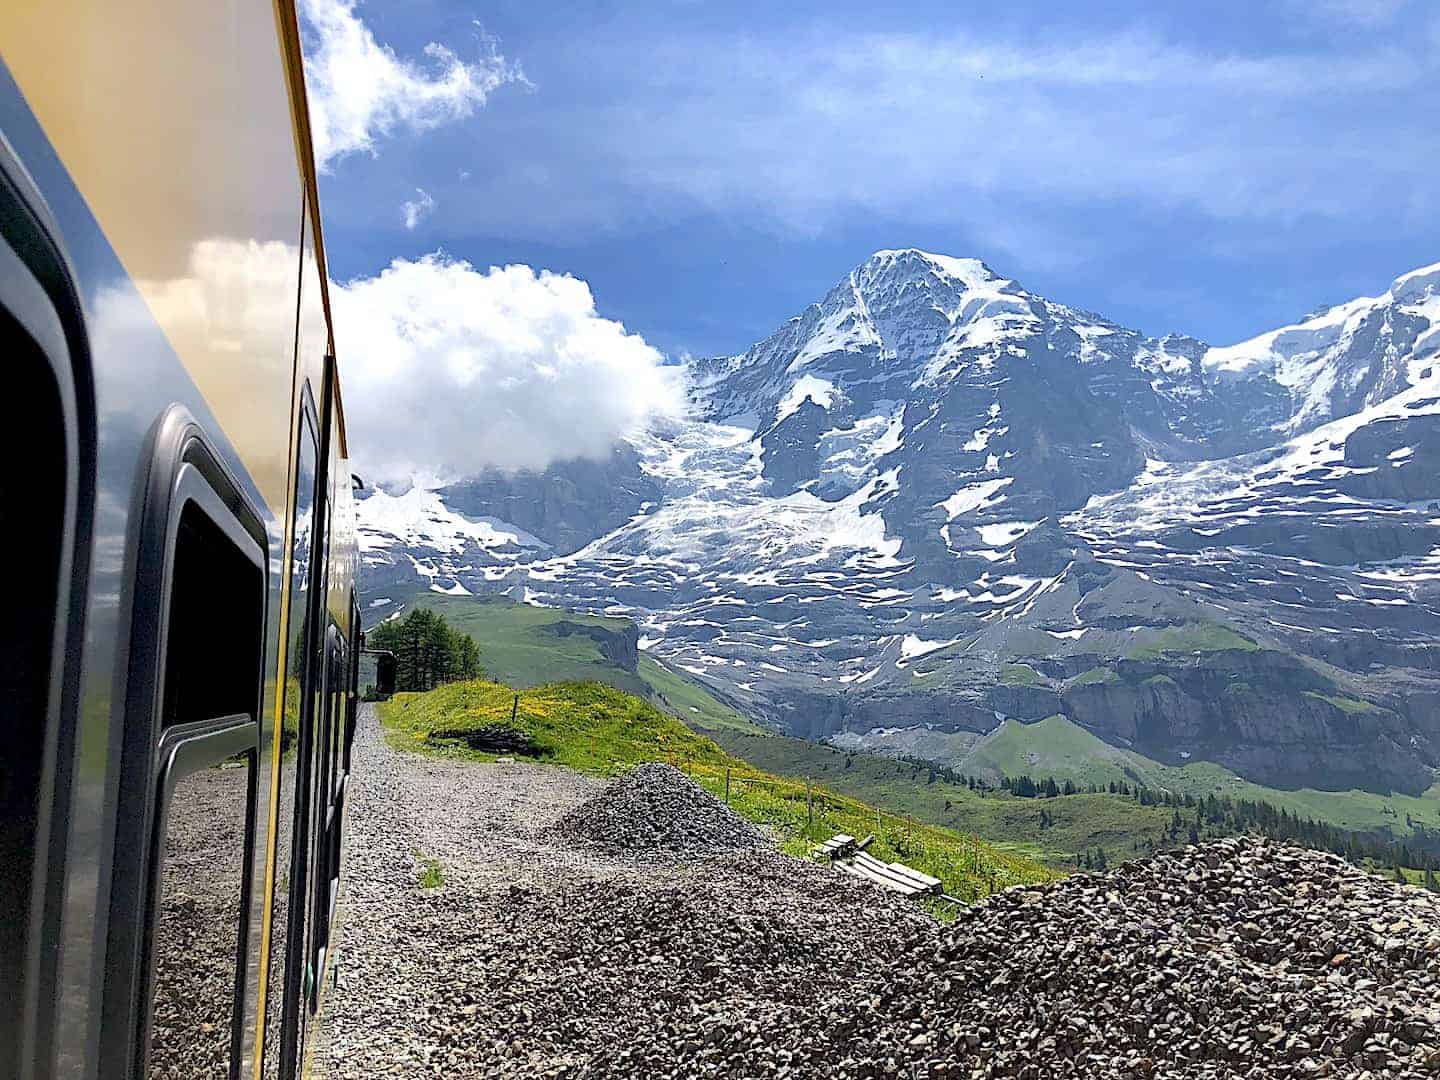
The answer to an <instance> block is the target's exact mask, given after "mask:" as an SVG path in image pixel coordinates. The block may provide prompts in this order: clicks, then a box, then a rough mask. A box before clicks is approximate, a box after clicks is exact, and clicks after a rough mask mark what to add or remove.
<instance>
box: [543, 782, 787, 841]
mask: <svg viewBox="0 0 1440 1080" xmlns="http://www.w3.org/2000/svg"><path fill="white" fill-rule="evenodd" d="M552 831H553V834H554V835H555V836H557V837H559V838H562V839H565V840H571V841H580V842H583V843H587V844H590V845H592V846H594V847H595V848H597V849H598V850H601V851H607V852H612V853H622V852H653V851H661V852H668V853H671V854H686V855H688V854H706V853H714V852H722V851H751V850H756V849H759V848H764V847H767V846H768V843H769V842H768V840H767V839H766V837H765V835H764V834H763V833H762V832H761V831H760V830H759V829H757V828H756V827H755V826H754V825H751V824H750V823H749V822H748V821H746V820H745V819H744V818H742V817H740V815H738V814H736V813H735V812H734V811H733V810H731V809H730V808H729V807H728V806H726V805H725V804H724V803H722V802H721V801H720V800H719V799H716V798H715V797H714V796H712V795H711V794H710V793H709V792H708V791H706V790H705V789H704V788H702V787H701V786H700V785H699V784H697V783H695V781H693V780H691V779H690V778H689V777H688V776H686V775H685V774H684V773H682V772H681V771H680V770H679V769H677V768H675V767H674V766H673V765H665V764H661V763H658V762H654V763H650V764H646V765H637V766H636V767H635V768H633V769H631V770H630V771H629V772H627V773H625V774H624V775H622V776H620V777H618V778H617V779H615V780H614V781H612V782H611V783H609V784H607V785H606V786H605V788H604V790H602V791H601V792H600V793H599V794H597V795H596V796H594V797H593V798H591V799H589V800H587V801H586V802H583V803H581V804H580V805H579V806H577V807H575V808H574V809H573V810H571V811H570V812H569V813H567V814H566V815H565V816H564V817H562V818H561V819H560V820H559V821H558V822H556V823H555V825H554V827H553V830H552Z"/></svg>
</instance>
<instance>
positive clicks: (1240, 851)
mask: <svg viewBox="0 0 1440 1080" xmlns="http://www.w3.org/2000/svg"><path fill="white" fill-rule="evenodd" d="M879 1011H880V1014H881V1015H882V1016H883V1020H882V1022H881V1023H879V1024H878V1025H877V1026H876V1027H875V1028H874V1030H873V1031H872V1034H871V1037H874V1038H880V1039H884V1040H886V1041H889V1042H890V1043H891V1045H892V1046H896V1048H897V1053H898V1054H899V1055H900V1056H901V1057H902V1059H903V1060H904V1061H905V1062H906V1063H907V1068H911V1069H915V1070H918V1071H919V1073H920V1074H921V1075H951V1074H952V1072H951V1071H946V1067H945V1066H944V1063H945V1062H954V1061H957V1060H958V1061H963V1062H965V1065H966V1067H967V1068H969V1069H971V1070H973V1071H972V1072H971V1073H970V1075H981V1076H1025V1075H1039V1073H1037V1072H1036V1071H1035V1070H1037V1069H1038V1070H1041V1071H1044V1072H1049V1071H1050V1070H1053V1069H1055V1068H1057V1067H1060V1068H1062V1069H1063V1070H1064V1072H1065V1074H1066V1075H1074V1076H1096V1077H1099V1076H1119V1077H1123V1076H1133V1077H1151V1076H1167V1077H1181V1076H1183V1077H1230V1076H1244V1077H1251V1076H1255V1077H1261V1076H1263V1077H1292V1076H1293V1077H1310V1076H1355V1077H1363V1076H1372V1077H1420V1076H1437V1075H1440V897H1436V896H1435V895H1433V894H1430V893H1426V892H1422V891H1421V890H1419V889H1416V888H1413V887H1400V886H1396V885H1394V884H1392V883H1390V882H1387V881H1383V880H1380V879H1379V878H1376V877H1374V876H1372V875H1370V874H1367V873H1364V872H1363V871H1360V870H1358V869H1356V868H1355V867H1353V866H1351V865H1349V864H1348V863H1346V862H1345V861H1344V860H1342V859H1340V858H1338V857H1336V856H1333V855H1328V854H1322V853H1317V852H1312V851H1305V850H1302V849H1298V848H1292V847H1287V846H1284V845H1280V844H1273V843H1268V842H1262V841H1255V840H1245V839H1231V840H1221V841H1217V842H1215V843H1211V844H1207V845H1204V846H1202V847H1193V848H1188V849H1186V850H1185V851H1183V852H1179V853H1174V854H1169V855H1162V856H1159V857H1157V858H1153V859H1149V860H1145V861H1139V862H1133V863H1127V864H1125V865H1123V866H1121V867H1119V868H1117V869H1116V870H1115V871H1114V872H1112V873H1110V874H1107V875H1102V876H1090V875H1079V876H1076V877H1072V878H1069V879H1067V880H1065V881H1063V882H1059V883H1057V884H1055V885H1053V886H1049V887H1046V888H1043V889H1029V890H1010V891H1009V892H1007V893H1004V894H1002V895H1000V896H997V897H995V898H993V899H992V900H991V901H989V902H988V903H985V904H982V905H980V906H977V907H976V908H973V909H971V910H969V911H967V912H965V913H964V914H963V915H962V916H961V918H960V919H958V920H957V921H956V923H955V924H954V925H953V926H951V927H950V928H948V929H947V930H946V931H945V932H943V933H942V934H941V935H940V936H939V938H938V940H937V941H936V943H935V945H934V947H933V949H931V950H929V951H928V953H927V954H925V955H917V956H914V957H912V958H911V964H910V966H909V967H908V969H907V970H906V971H905V972H903V973H901V977H900V978H898V979H897V981H896V983H895V985H894V986H893V987H892V988H890V989H889V990H888V991H887V992H886V993H885V994H884V995H883V998H882V1002H881V1007H880V1010H879ZM916 1017H918V1018H921V1019H922V1022H921V1023H920V1024H918V1025H917V1024H916V1023H915V1022H914V1020H913V1019H907V1018H916ZM937 1070H938V1071H937Z"/></svg>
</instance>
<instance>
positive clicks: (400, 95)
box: [300, 0, 525, 170]
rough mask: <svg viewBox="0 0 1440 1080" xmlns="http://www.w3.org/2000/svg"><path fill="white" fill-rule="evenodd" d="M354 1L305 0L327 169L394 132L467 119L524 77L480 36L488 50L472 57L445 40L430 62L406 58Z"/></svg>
mask: <svg viewBox="0 0 1440 1080" xmlns="http://www.w3.org/2000/svg"><path fill="white" fill-rule="evenodd" d="M355 9H356V0H301V4H300V11H301V15H302V17H303V25H304V28H305V31H306V34H305V46H306V49H305V52H306V56H305V75H306V86H307V90H308V96H309V99H310V122H311V136H312V140H313V142H314V145H315V158H316V162H317V163H318V165H319V167H320V168H321V169H322V170H326V169H328V168H329V166H330V165H331V164H332V163H333V162H334V161H335V159H336V158H339V157H341V156H343V155H345V154H349V153H354V152H355V151H366V152H369V153H374V148H375V140H376V139H377V138H379V137H381V136H385V135H388V134H390V133H391V132H393V131H394V130H396V129H397V128H408V129H411V130H416V131H421V130H424V129H426V128H432V127H436V126H438V125H440V124H443V123H445V122H447V121H451V120H463V119H464V118H465V117H467V116H469V115H471V114H472V113H473V112H474V111H475V110H476V109H477V108H479V107H480V106H482V105H484V104H485V102H486V100H487V99H488V98H489V96H490V94H491V93H492V92H494V91H495V90H496V89H498V88H499V87H501V86H503V85H505V84H506V83H511V82H525V75H524V73H523V72H522V71H521V70H520V67H519V65H518V64H515V63H512V62H511V61H509V60H507V59H506V58H505V57H504V56H502V55H501V53H500V51H499V49H498V47H497V46H496V44H495V42H494V41H493V40H490V39H482V44H483V46H484V49H485V52H484V53H483V54H482V55H481V56H480V58H479V59H478V60H476V61H474V62H471V63H467V62H466V61H464V60H462V59H460V57H459V56H458V55H456V54H455V52H454V51H452V50H451V49H449V48H447V47H446V46H444V45H440V44H437V43H435V42H431V43H430V44H429V45H426V46H425V49H424V55H425V58H426V61H428V62H427V63H423V64H417V63H413V62H411V61H407V60H402V59H401V58H400V57H398V56H396V55H395V52H394V50H392V49H391V48H390V47H389V46H387V45H382V44H380V42H378V41H376V40H375V35H374V34H373V33H372V32H371V31H370V28H369V27H368V26H366V25H365V23H364V22H363V21H362V20H361V19H360V16H359V15H358V14H357V13H356V10H355Z"/></svg>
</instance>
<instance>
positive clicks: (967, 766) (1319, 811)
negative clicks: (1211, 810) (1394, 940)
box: [954, 716, 1440, 838]
mask: <svg viewBox="0 0 1440 1080" xmlns="http://www.w3.org/2000/svg"><path fill="white" fill-rule="evenodd" d="M954 767H955V768H956V769H957V770H958V771H959V772H962V773H969V774H973V775H977V776H979V775H986V774H987V773H1004V774H1005V775H1007V776H1018V775H1020V774H1022V773H1028V774H1029V775H1031V776H1034V777H1044V776H1053V777H1055V779H1056V780H1057V781H1059V782H1061V783H1063V782H1064V781H1065V780H1067V779H1069V780H1074V781H1075V782H1076V783H1077V784H1086V785H1089V784H1092V783H1094V784H1102V785H1104V784H1109V783H1110V782H1111V781H1121V780H1124V781H1126V782H1128V783H1132V784H1133V783H1135V782H1137V781H1138V782H1140V783H1143V784H1144V785H1145V786H1147V787H1151V788H1159V789H1164V790H1168V791H1175V792H1180V793H1182V794H1189V795H1194V796H1196V797H1197V798H1198V797H1199V796H1202V795H1228V796H1229V797H1230V798H1232V799H1250V800H1255V801H1260V802H1268V803H1270V804H1271V805H1273V806H1277V807H1280V808H1282V809H1285V810H1289V811H1291V812H1292V813H1298V814H1301V815H1303V816H1305V817H1311V818H1315V819H1316V820H1320V821H1326V822H1329V823H1330V824H1332V825H1337V826H1339V827H1340V828H1343V829H1354V830H1362V831H1363V830H1370V829H1384V828H1388V829H1389V830H1390V831H1391V833H1392V834H1393V835H1394V836H1396V837H1397V838H1400V837H1404V836H1406V835H1408V834H1410V833H1412V832H1413V831H1414V830H1413V829H1412V828H1410V827H1409V826H1407V825H1406V815H1409V817H1410V819H1411V820H1412V821H1414V822H1416V823H1417V824H1420V825H1422V826H1425V827H1427V828H1431V829H1436V828H1440V785H1436V787H1434V788H1432V789H1431V790H1430V791H1429V792H1428V793H1426V794H1425V795H1421V796H1414V795H1400V794H1393V795H1378V794H1376V793H1374V792H1370V791H1317V790H1315V789H1313V788H1300V789H1298V790H1294V791H1291V790H1285V789H1281V788H1272V787H1265V786H1263V785H1260V784H1252V783H1250V782H1249V781H1247V780H1242V779H1240V777H1238V776H1236V775H1235V774H1234V773H1233V772H1231V771H1230V770H1229V769H1227V768H1225V767H1224V766H1223V765H1216V764H1214V763H1212V762H1206V761H1201V762H1195V763H1193V764H1189V765H1179V766H1176V765H1163V764H1161V763H1159V762H1157V761H1153V760H1151V759H1150V758H1147V757H1144V756H1143V755H1141V754H1137V753H1135V752H1133V751H1130V750H1123V749H1120V748H1119V747H1115V746H1111V745H1110V744H1109V743H1107V742H1105V741H1104V740H1102V739H1100V738H1099V737H1097V736H1095V735H1092V734H1091V733H1090V732H1088V731H1086V730H1084V729H1083V728H1081V727H1078V726H1077V725H1075V724H1073V723H1071V722H1070V721H1069V720H1067V719H1065V718H1064V717H1063V716H1052V717H1049V718H1048V719H1045V720H1040V721H1037V722H1035V723H1032V724H1021V723H1019V722H1017V721H1013V720H1010V721H1006V722H1005V723H1004V724H1002V725H1001V726H1000V727H999V728H997V729H996V730H995V732H993V733H992V734H990V735H987V736H986V737H985V738H984V739H982V740H980V742H978V743H976V745H975V746H974V748H972V750H971V751H970V752H969V753H968V754H967V755H966V756H965V757H964V758H963V759H962V760H961V761H959V762H957V763H955V766H954Z"/></svg>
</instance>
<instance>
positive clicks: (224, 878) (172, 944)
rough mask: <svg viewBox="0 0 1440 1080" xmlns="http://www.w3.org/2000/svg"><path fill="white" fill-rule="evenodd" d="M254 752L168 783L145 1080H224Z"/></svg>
mask: <svg viewBox="0 0 1440 1080" xmlns="http://www.w3.org/2000/svg"><path fill="white" fill-rule="evenodd" d="M254 769H255V752H254V750H253V749H251V750H244V751H241V752H240V753H239V754H236V755H232V756H231V757H229V758H228V759H227V760H225V761H223V762H221V763H219V764H217V765H210V766H207V767H202V768H199V769H197V770H196V771H194V772H192V773H190V774H189V775H186V776H184V777H181V778H179V779H178V780H176V781H175V783H174V786H173V789H172V791H171V792H170V795H169V801H168V806H167V807H166V812H165V815H164V819H163V829H164V841H163V844H162V867H163V869H162V874H161V878H160V886H159V892H158V897H159V899H158V904H157V914H156V919H155V937H154V950H155V967H154V974H153V983H154V992H153V996H152V1020H151V1027H150V1070H149V1075H150V1076H151V1077H157V1078H160V1077H163V1078H166V1080H169V1078H172V1077H173V1078H174V1080H189V1078H192V1077H200V1076H208V1077H221V1076H233V1075H235V1073H236V1070H235V1069H234V1068H233V1067H232V1063H233V1062H234V1061H235V1050H236V1044H237V1040H236V1035H237V1033H236V1032H235V1031H234V1030H233V1023H232V1020H233V1017H234V1016H235V1015H236V1009H237V1006H238V1002H239V994H240V989H241V987H240V985H239V980H238V978H237V974H238V972H239V971H241V970H242V969H243V967H244V964H243V960H242V959H240V958H241V957H242V955H243V954H242V948H243V945H244V941H243V937H242V930H243V926H242V918H241V916H242V912H243V910H244V898H245V892H246V889H245V885H246V872H245V871H246V867H247V866H248V865H249V860H248V858H247V857H246V856H247V853H248V852H249V850H250V849H249V844H248V842H247V832H248V824H249V821H250V816H251V809H252V801H253V797H254V796H253V792H254Z"/></svg>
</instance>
